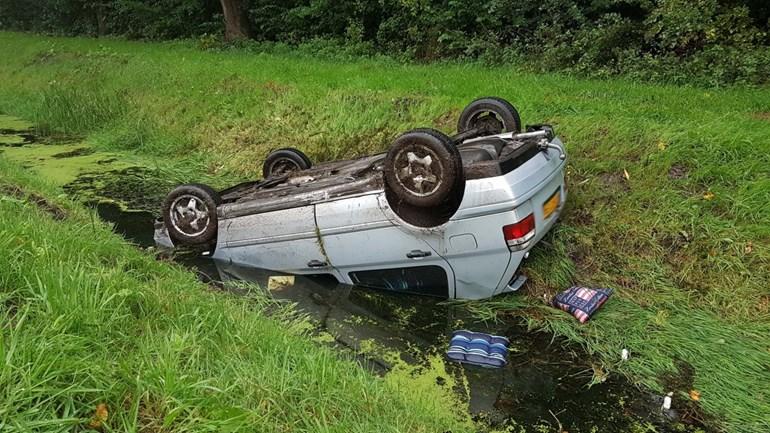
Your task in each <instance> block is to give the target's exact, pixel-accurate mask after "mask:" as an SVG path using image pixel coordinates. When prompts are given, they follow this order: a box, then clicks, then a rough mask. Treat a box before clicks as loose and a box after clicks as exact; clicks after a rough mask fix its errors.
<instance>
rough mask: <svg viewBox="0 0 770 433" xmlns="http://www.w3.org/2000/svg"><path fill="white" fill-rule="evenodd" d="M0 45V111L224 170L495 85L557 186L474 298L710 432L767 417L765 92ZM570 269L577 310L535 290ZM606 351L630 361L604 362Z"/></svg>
mask: <svg viewBox="0 0 770 433" xmlns="http://www.w3.org/2000/svg"><path fill="white" fill-rule="evenodd" d="M0 54H2V55H3V58H4V59H5V60H4V62H3V63H2V64H0V77H1V78H2V79H1V80H0V112H5V113H8V114H14V115H17V116H21V117H24V118H27V119H30V120H32V121H34V122H35V123H36V124H37V125H39V126H40V128H41V130H42V131H44V132H52V133H53V132H58V131H65V132H69V133H75V134H81V135H85V136H87V139H88V140H89V141H90V142H92V143H94V145H95V146H97V147H100V148H102V149H103V150H110V151H120V152H126V153H131V154H134V155H141V156H143V157H147V158H158V159H163V160H170V161H180V162H185V161H190V162H194V163H191V164H190V167H192V168H191V171H190V173H189V175H190V177H196V176H203V175H205V176H216V177H219V178H220V179H227V181H232V180H235V179H236V178H249V177H255V176H258V175H259V172H260V167H261V161H262V158H263V157H264V156H265V155H266V154H267V152H269V151H270V150H271V149H275V148H279V147H284V146H295V147H299V148H301V149H302V150H304V151H306V153H307V154H308V155H309V156H310V157H311V158H312V159H314V160H316V161H319V160H327V159H333V158H342V157H345V158H347V157H353V156H356V155H362V154H366V153H369V152H372V151H376V150H383V149H386V148H387V146H388V144H389V142H390V140H391V139H392V138H393V137H395V136H396V135H397V134H399V133H400V132H403V131H404V130H407V129H409V128H414V127H422V126H434V127H438V128H439V129H442V130H444V131H447V132H452V130H453V128H454V124H455V122H456V119H457V117H458V115H459V112H460V110H461V109H462V107H463V106H464V104H466V103H467V102H468V101H470V100H472V99H473V98H476V97H479V96H485V95H498V96H502V97H505V98H507V99H509V100H511V101H512V102H513V103H514V104H515V105H517V106H518V107H519V109H520V111H521V112H522V116H523V118H524V120H525V122H531V123H539V122H550V123H553V124H555V125H556V129H557V132H558V133H559V134H560V135H561V136H562V138H563V139H564V141H565V142H566V143H567V148H568V152H569V154H570V158H571V160H570V164H569V168H568V183H569V201H568V206H567V209H566V211H565V213H564V216H563V220H562V224H561V225H560V226H559V227H558V228H557V229H556V230H554V232H553V233H552V234H551V235H549V236H548V237H547V238H546V242H544V243H543V244H541V245H540V246H539V247H538V248H536V249H535V251H534V253H533V258H532V260H531V261H530V263H529V264H528V266H527V273H528V274H529V276H530V277H531V280H532V284H530V285H529V287H528V291H527V295H526V297H525V298H522V297H521V296H514V297H507V298H501V299H497V300H494V301H491V302H488V303H476V304H474V308H477V309H479V310H480V312H482V311H483V312H485V313H486V314H495V315H500V314H501V313H503V314H504V315H514V316H523V317H525V318H526V319H527V320H529V321H530V323H531V324H532V325H533V326H535V327H539V328H546V329H550V330H553V331H555V332H556V333H557V334H560V335H566V336H568V337H569V338H571V339H573V340H575V341H578V342H580V343H582V344H584V345H585V346H586V347H587V348H588V350H589V351H590V352H592V353H596V354H597V355H598V356H600V357H601V359H602V360H604V363H605V364H606V365H607V366H608V367H611V368H612V371H616V372H619V373H622V374H625V375H627V376H629V377H630V378H632V380H634V381H635V382H636V383H639V384H643V385H646V386H649V387H651V388H653V389H655V390H658V391H660V392H664V391H667V390H669V389H672V388H673V389H674V390H675V391H677V396H676V398H677V399H679V400H681V399H684V398H686V397H685V395H684V393H685V392H687V391H689V390H688V389H686V388H689V387H692V388H695V389H697V390H699V391H701V393H702V398H701V401H700V405H701V407H702V408H703V410H704V411H705V412H706V413H707V414H708V415H709V416H710V418H709V420H708V422H709V424H710V425H712V426H714V427H716V428H722V429H724V430H727V431H735V432H761V431H768V430H770V391H769V390H768V386H767V384H768V383H770V247H769V246H770V174H768V173H770V171H769V170H768V167H770V138H769V137H770V90H769V89H744V88H726V89H721V90H719V89H717V90H713V89H711V90H702V89H698V88H686V87H673V86H655V85H641V84H636V83H633V82H629V81H624V80H607V81H598V80H579V79H574V78H570V77H565V76H559V75H533V74H528V73H524V72H520V71H517V70H514V69H510V68H492V69H485V68H481V67H478V66H466V65H462V64H453V63H450V64H433V65H402V64H398V63H395V62H391V61H388V60H382V59H381V60H361V61H351V62H347V63H339V62H338V63H333V62H329V61H324V60H320V59H314V58H311V57H307V56H302V55H292V54H281V55H278V54H245V53H241V52H238V51H230V52H223V53H216V52H204V51H200V50H198V49H197V48H196V47H195V46H194V45H193V44H190V43H165V44H146V43H138V42H126V41H120V40H91V39H79V38H44V37H39V36H30V35H21V34H14V33H0ZM52 101H55V102H52ZM626 173H627V176H626ZM571 283H580V284H585V285H606V286H610V287H614V288H616V289H617V292H616V296H614V297H613V298H612V299H611V301H610V302H609V303H608V304H607V306H606V307H605V308H604V310H603V311H602V312H601V313H600V314H599V315H598V316H597V317H596V318H595V320H594V321H592V322H591V323H589V324H588V325H585V326H581V325H577V324H575V323H574V322H573V321H572V320H571V319H569V318H567V317H566V316H565V315H564V314H563V313H560V312H558V311H554V310H552V309H550V308H546V307H544V306H543V300H544V299H547V298H549V297H550V296H551V295H552V294H553V293H555V292H556V291H557V290H559V289H561V288H564V287H565V286H566V285H568V284H571ZM622 348H628V349H630V350H631V352H632V353H633V357H632V358H631V360H630V361H629V362H627V363H623V364H618V363H617V362H616V360H618V359H619V358H620V355H619V354H620V351H621V349H622ZM677 376H679V377H680V378H686V379H687V380H685V381H684V382H685V383H675V382H676V381H674V380H672V378H674V377H677ZM679 382H682V381H679ZM690 382H691V383H690Z"/></svg>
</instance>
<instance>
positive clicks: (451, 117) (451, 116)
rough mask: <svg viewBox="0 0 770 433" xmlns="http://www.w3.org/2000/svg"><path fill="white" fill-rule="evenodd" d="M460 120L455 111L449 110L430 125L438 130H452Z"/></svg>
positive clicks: (458, 114)
mask: <svg viewBox="0 0 770 433" xmlns="http://www.w3.org/2000/svg"><path fill="white" fill-rule="evenodd" d="M459 118H460V113H459V112H457V111H455V110H449V111H447V112H445V113H444V114H442V115H440V116H438V117H437V118H435V119H433V122H432V124H433V125H435V127H436V128H438V129H447V128H454V127H456V126H457V119H459Z"/></svg>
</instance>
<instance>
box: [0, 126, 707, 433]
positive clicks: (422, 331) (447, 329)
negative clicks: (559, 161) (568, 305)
mask: <svg viewBox="0 0 770 433" xmlns="http://www.w3.org/2000/svg"><path fill="white" fill-rule="evenodd" d="M0 120H3V119H0ZM5 120H7V119H5ZM6 123H8V122H6ZM30 128H31V127H27V128H26V129H19V128H17V129H13V128H5V130H4V131H0V146H6V149H8V148H11V147H12V148H13V149H16V150H17V152H15V153H12V154H6V156H7V157H9V158H10V159H14V160H17V161H20V162H21V163H25V162H27V163H30V162H35V163H34V164H31V166H32V167H33V168H37V169H38V170H40V171H41V172H42V173H47V171H49V170H53V167H54V165H53V163H50V164H49V161H51V160H57V161H66V160H70V161H72V162H71V163H70V164H69V165H68V164H64V166H65V167H68V171H67V173H66V176H65V175H61V174H60V175H54V176H52V177H53V178H54V179H58V180H59V181H60V182H61V183H62V184H63V185H64V187H65V191H67V192H68V193H69V194H70V195H72V196H74V197H86V203H87V204H89V205H90V206H93V207H94V208H95V209H96V211H97V213H98V215H99V216H100V217H101V218H102V219H104V220H105V221H108V222H111V223H112V224H113V226H114V230H115V232H116V233H119V234H121V235H122V236H124V237H125V238H126V239H127V240H129V241H131V242H132V243H134V244H135V245H137V246H138V247H141V248H148V247H152V246H153V239H152V235H153V220H154V218H155V217H156V211H154V210H153V209H158V208H159V203H160V201H161V199H162V197H163V195H162V194H163V193H164V192H163V191H164V190H165V189H166V188H165V187H159V185H163V184H164V183H165V182H164V181H163V180H159V179H155V178H154V177H153V176H154V175H153V172H151V171H149V170H145V169H142V168H137V167H133V168H127V167H126V164H124V163H121V162H120V161H119V160H118V159H116V158H115V157H114V156H112V157H111V158H107V157H106V155H104V154H99V153H98V152H93V151H92V150H91V149H89V148H88V147H84V145H83V144H68V145H66V146H62V147H61V148H60V149H55V151H49V150H46V151H45V152H44V151H41V150H40V148H37V147H35V146H36V144H35V141H36V140H35V139H34V136H33V135H31V132H30V131H31V129H30ZM0 129H3V126H2V124H0ZM20 131H23V132H20ZM3 133H4V135H3ZM20 134H28V135H30V137H32V138H30V139H27V138H23V140H22V141H24V140H28V142H27V143H21V144H18V143H17V142H18V141H19V139H18V138H9V137H10V136H12V135H18V136H21V135H20ZM24 147H26V148H27V151H26V152H19V151H18V150H19V149H21V148H24ZM52 147H56V146H52ZM110 159H112V160H110ZM60 166H61V164H60ZM72 167H78V168H77V170H74V169H71V168H72ZM65 184H66V185H65ZM127 185H128V187H127ZM131 209H134V210H131ZM179 260H180V261H182V262H183V263H185V264H187V265H189V266H190V267H191V268H192V269H194V270H196V271H197V272H198V273H199V275H201V277H202V279H203V280H205V281H207V282H210V283H213V284H217V285H218V286H220V287H224V288H230V289H232V290H237V287H238V285H237V282H239V281H249V282H253V283H256V284H258V285H259V286H260V287H263V288H267V290H269V292H270V294H271V295H272V296H273V297H275V298H276V299H279V300H285V301H288V302H292V303H295V304H296V305H297V308H298V309H299V310H301V311H302V312H304V313H306V314H307V315H308V316H309V317H310V319H311V320H312V322H313V323H314V325H315V327H316V330H315V333H314V335H315V336H316V337H315V338H316V339H317V340H318V342H319V343H320V344H329V345H332V346H334V347H337V348H339V350H341V351H342V352H344V353H346V354H349V355H350V356H354V357H356V358H357V359H359V360H360V362H361V364H362V365H364V366H365V367H366V368H369V369H371V370H372V371H373V372H374V373H376V374H381V375H383V376H384V377H385V379H386V380H391V381H394V382H395V383H398V384H404V386H409V387H412V386H414V387H417V386H423V387H433V388H435V389H437V390H439V391H440V392H443V393H445V394H446V395H449V396H451V398H453V399H455V400H456V401H457V403H458V410H463V411H467V412H469V413H470V414H471V415H472V416H473V417H475V418H476V419H478V420H480V421H483V423H485V424H486V425H489V426H490V427H491V428H496V429H501V430H503V431H511V432H530V431H532V432H560V431H567V432H570V433H577V432H648V431H650V432H652V431H658V432H663V431H693V429H694V428H693V427H692V426H684V425H681V424H672V423H670V421H669V420H668V419H667V418H666V417H664V416H663V415H662V414H661V412H660V409H659V408H660V400H659V398H658V397H656V396H653V395H651V394H649V393H647V392H644V391H641V390H639V389H637V388H635V387H634V386H633V385H631V384H629V383H628V382H626V381H624V380H622V379H621V378H619V377H617V376H616V375H609V376H607V375H606V374H605V373H603V372H601V371H600V368H599V367H598V366H595V365H594V364H593V363H592V360H591V358H590V357H589V356H587V355H586V354H585V353H583V352H582V351H580V350H579V349H578V348H576V347H574V346H570V345H569V344H567V343H566V342H565V341H562V340H560V339H554V338H553V336H552V335H548V334H544V333H538V332H531V331H527V329H525V328H524V327H523V326H522V325H521V324H520V323H518V322H516V321H513V322H509V323H484V322H480V321H479V320H477V319H475V318H474V317H472V316H471V314H469V312H468V311H467V310H466V309H465V308H464V306H463V305H462V304H452V303H446V302H441V301H439V300H436V299H433V298H425V297H417V296H411V295H404V294H396V293H390V292H384V291H375V290H369V289H363V288H356V287H350V286H346V285H341V284H338V283H337V282H336V281H330V280H329V279H326V278H308V277H289V278H276V277H280V276H279V275H277V274H276V273H274V272H269V271H265V270H260V269H254V268H245V267H239V266H234V265H232V264H229V263H222V262H217V261H214V260H211V259H209V258H206V257H201V256H183V257H181V258H180V259H179ZM509 296H519V295H516V294H512V295H509ZM458 329H471V330H474V331H480V332H489V333H493V334H498V335H504V336H506V337H508V338H509V339H510V341H511V348H510V353H509V357H508V361H509V362H508V365H507V366H506V367H504V368H500V369H485V368H480V367H474V366H466V365H460V364H457V363H453V362H450V361H448V360H447V359H446V358H445V356H444V353H445V351H446V349H447V347H448V342H449V338H450V336H451V334H452V332H453V331H455V330H458ZM597 377H602V378H604V377H608V378H607V379H606V380H603V381H600V383H595V384H593V385H590V386H589V384H591V383H592V382H596V380H595V379H596V378H597ZM460 408H461V409H460Z"/></svg>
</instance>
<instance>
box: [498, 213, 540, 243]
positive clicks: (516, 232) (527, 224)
mask: <svg viewBox="0 0 770 433" xmlns="http://www.w3.org/2000/svg"><path fill="white" fill-rule="evenodd" d="M534 236H535V215H534V214H529V215H527V217H526V218H524V219H523V220H521V221H519V222H517V223H515V224H510V225H507V226H504V227H503V237H504V238H505V242H506V243H507V244H508V248H509V249H510V250H511V251H516V250H520V249H523V248H526V247H527V244H528V242H529V241H530V239H532V238H533V237H534Z"/></svg>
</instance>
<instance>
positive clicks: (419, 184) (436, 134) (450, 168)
mask: <svg viewBox="0 0 770 433" xmlns="http://www.w3.org/2000/svg"><path fill="white" fill-rule="evenodd" d="M383 174H384V177H385V189H386V195H387V197H388V201H389V202H390V204H391V207H392V208H393V209H394V210H395V211H396V213H397V214H399V216H402V217H403V215H402V214H401V213H400V212H399V209H401V208H410V213H414V211H416V210H417V211H420V212H421V213H425V214H430V213H433V214H445V213H447V210H448V209H449V208H454V209H449V211H450V212H451V213H454V211H455V210H456V208H457V205H459V201H460V200H462V194H463V192H464V190H465V175H464V173H463V164H462V158H461V157H460V151H459V150H458V149H457V147H455V146H454V145H453V144H452V140H451V139H450V138H449V137H447V136H446V135H445V134H444V133H442V132H440V131H436V130H433V129H427V128H426V129H415V130H412V131H409V132H406V133H404V134H403V135H401V136H400V137H398V138H397V139H396V140H395V141H394V142H393V144H392V145H391V146H390V150H389V151H388V154H387V156H386V157H385V164H384V167H383ZM404 205H406V206H404ZM450 216H451V215H450ZM410 219H412V218H410ZM410 222H411V221H410ZM418 225H425V224H418ZM428 225H431V224H428Z"/></svg>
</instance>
